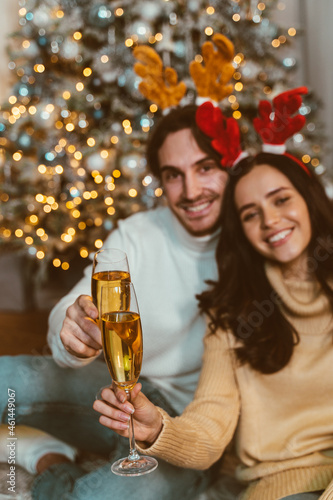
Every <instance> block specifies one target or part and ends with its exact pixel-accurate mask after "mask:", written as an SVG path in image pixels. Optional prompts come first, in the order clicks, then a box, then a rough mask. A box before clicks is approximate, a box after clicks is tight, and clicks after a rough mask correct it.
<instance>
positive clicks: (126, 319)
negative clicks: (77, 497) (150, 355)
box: [99, 282, 158, 476]
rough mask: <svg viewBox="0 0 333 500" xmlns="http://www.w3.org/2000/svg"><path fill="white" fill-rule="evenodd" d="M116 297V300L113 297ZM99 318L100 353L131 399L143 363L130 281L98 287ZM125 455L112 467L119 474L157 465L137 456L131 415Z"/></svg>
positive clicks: (140, 472)
mask: <svg viewBox="0 0 333 500" xmlns="http://www.w3.org/2000/svg"><path fill="white" fill-rule="evenodd" d="M115 297H117V300H116V301H115V300H114V298H115ZM99 318H100V326H101V332H102V343H103V352H104V357H105V361H106V364H107V366H108V369H109V372H110V375H111V377H112V380H113V382H114V384H115V385H116V386H117V387H119V388H121V389H123V390H124V391H125V392H126V394H127V397H128V399H129V400H130V394H131V390H132V389H133V387H134V386H135V384H136V382H137V380H138V378H139V375H140V371H141V364H142V354H143V350H142V328H141V320H140V313H139V307H138V303H137V299H136V295H135V290H134V286H133V283H129V282H127V283H126V282H120V283H108V284H107V285H105V284H104V285H102V286H101V288H100V299H99ZM129 445H130V452H129V455H128V457H126V458H121V459H119V460H117V461H116V462H115V463H114V464H113V465H112V467H111V471H112V472H113V473H114V474H117V475H120V476H140V475H143V474H148V473H149V472H152V471H153V470H155V469H156V467H157V466H158V462H157V460H155V458H153V457H148V456H141V455H139V453H138V451H137V449H136V445H135V438H134V424H133V418H132V415H131V416H130V422H129Z"/></svg>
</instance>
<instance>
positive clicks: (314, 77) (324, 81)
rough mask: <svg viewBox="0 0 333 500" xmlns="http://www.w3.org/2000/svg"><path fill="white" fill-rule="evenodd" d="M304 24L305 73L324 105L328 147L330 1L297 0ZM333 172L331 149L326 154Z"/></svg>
mask: <svg viewBox="0 0 333 500" xmlns="http://www.w3.org/2000/svg"><path fill="white" fill-rule="evenodd" d="M298 1H299V4H300V6H299V10H300V14H301V15H303V17H304V24H305V37H304V43H305V51H306V54H307V57H306V60H305V68H304V69H305V77H306V79H307V82H306V83H308V84H309V85H310V86H311V88H313V89H314V90H315V93H316V95H317V96H318V97H319V98H320V99H321V100H322V102H323V105H324V107H323V108H322V110H321V111H320V117H321V118H322V121H323V122H324V123H325V133H326V136H327V142H328V147H329V148H331V149H333V2H332V0H298ZM325 164H326V167H327V168H328V169H329V170H330V172H331V173H332V172H333V152H332V151H331V152H330V153H329V154H328V155H327V157H326V158H325Z"/></svg>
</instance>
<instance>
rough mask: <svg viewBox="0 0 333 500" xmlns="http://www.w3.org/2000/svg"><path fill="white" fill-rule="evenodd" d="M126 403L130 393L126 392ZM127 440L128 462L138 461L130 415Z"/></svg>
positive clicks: (138, 456)
mask: <svg viewBox="0 0 333 500" xmlns="http://www.w3.org/2000/svg"><path fill="white" fill-rule="evenodd" d="M126 394H127V397H128V401H131V392H130V391H126ZM128 439H129V446H130V452H129V455H128V459H129V460H139V459H140V455H139V453H138V450H137V449H136V445H135V437H134V422H133V416H132V414H131V416H130V421H129V426H128Z"/></svg>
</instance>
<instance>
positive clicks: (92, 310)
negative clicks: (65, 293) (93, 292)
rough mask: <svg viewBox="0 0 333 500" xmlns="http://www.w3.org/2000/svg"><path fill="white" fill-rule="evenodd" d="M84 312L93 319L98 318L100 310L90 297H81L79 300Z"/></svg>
mask: <svg viewBox="0 0 333 500" xmlns="http://www.w3.org/2000/svg"><path fill="white" fill-rule="evenodd" d="M77 302H78V305H79V306H80V308H81V309H82V311H83V312H84V313H85V314H86V315H87V316H89V317H90V318H92V319H97V318H98V310H97V307H96V306H95V304H94V303H93V301H92V298H91V297H90V296H89V295H80V296H79V297H78V299H77Z"/></svg>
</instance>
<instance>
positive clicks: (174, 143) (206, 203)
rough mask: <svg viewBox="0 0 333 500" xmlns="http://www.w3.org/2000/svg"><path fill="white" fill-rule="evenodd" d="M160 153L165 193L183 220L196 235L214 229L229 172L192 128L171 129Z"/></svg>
mask: <svg viewBox="0 0 333 500" xmlns="http://www.w3.org/2000/svg"><path fill="white" fill-rule="evenodd" d="M158 157H159V162H160V170H161V178H162V184H163V188H164V193H165V195H166V197H167V200H168V203H169V206H170V208H171V210H172V211H173V213H174V214H175V215H176V217H177V218H178V220H179V221H180V223H181V224H182V225H183V226H184V227H185V229H187V231H188V232H189V233H190V234H192V235H193V236H204V235H207V234H210V233H212V232H214V231H215V230H216V229H217V227H218V217H219V215H220V211H221V204H222V199H223V193H224V189H225V185H226V182H227V179H228V174H227V173H226V172H224V171H222V170H221V169H220V168H219V167H218V165H217V163H216V162H215V160H213V159H212V158H210V157H209V156H208V155H207V153H205V152H204V151H202V150H201V149H200V148H199V146H198V144H197V143H196V141H195V139H194V137H193V135H192V132H191V130H190V129H183V130H179V131H178V132H172V133H170V134H169V135H168V136H167V137H166V139H165V141H164V142H163V144H162V146H161V147H160V149H159V151H158Z"/></svg>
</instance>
